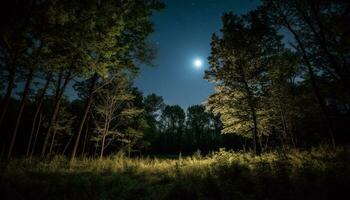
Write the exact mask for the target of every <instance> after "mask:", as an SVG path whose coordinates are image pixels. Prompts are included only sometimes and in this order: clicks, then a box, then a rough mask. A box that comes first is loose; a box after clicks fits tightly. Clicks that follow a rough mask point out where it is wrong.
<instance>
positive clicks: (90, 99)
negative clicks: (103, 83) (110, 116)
mask: <svg viewBox="0 0 350 200" xmlns="http://www.w3.org/2000/svg"><path fill="white" fill-rule="evenodd" d="M97 78H98V75H97V73H95V74H94V76H93V77H92V80H91V84H90V89H89V97H88V99H87V101H86V103H85V106H84V113H83V116H82V118H81V120H80V124H79V129H78V133H77V137H76V139H75V143H74V147H73V151H72V155H71V161H72V160H74V159H75V155H76V153H77V150H78V146H79V141H80V136H81V132H82V130H83V127H84V124H85V121H86V118H87V115H88V113H89V110H90V107H91V104H92V100H93V93H94V89H95V86H96V82H97Z"/></svg>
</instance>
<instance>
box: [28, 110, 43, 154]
mask: <svg viewBox="0 0 350 200" xmlns="http://www.w3.org/2000/svg"><path fill="white" fill-rule="evenodd" d="M42 117H43V115H42V113H40V114H39V120H38V127H37V129H36V132H35V137H34V142H33V146H32V149H31V151H30V159H32V157H33V154H34V151H35V147H36V142H37V139H38V135H39V131H40V127H41V123H42V122H43V120H42Z"/></svg>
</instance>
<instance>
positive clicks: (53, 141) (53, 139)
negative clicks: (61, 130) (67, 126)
mask: <svg viewBox="0 0 350 200" xmlns="http://www.w3.org/2000/svg"><path fill="white" fill-rule="evenodd" d="M56 133H57V129H56V128H55V130H53V134H52V139H51V144H50V148H49V155H50V154H51V153H52V148H53V145H54V143H55V137H56Z"/></svg>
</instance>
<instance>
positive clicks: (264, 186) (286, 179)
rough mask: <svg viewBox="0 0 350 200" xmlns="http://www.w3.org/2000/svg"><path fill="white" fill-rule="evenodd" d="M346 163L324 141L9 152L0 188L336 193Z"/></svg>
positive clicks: (95, 193)
mask: <svg viewBox="0 0 350 200" xmlns="http://www.w3.org/2000/svg"><path fill="white" fill-rule="evenodd" d="M349 165H350V150H349V148H348V147H338V148H337V149H331V148H329V147H326V146H322V147H318V148H313V149H311V150H308V151H299V150H290V151H289V152H287V153H278V152H270V153H264V154H262V155H261V156H255V155H253V154H251V153H242V152H233V151H225V150H223V149H222V150H220V151H218V152H216V153H212V154H210V155H207V156H204V157H203V156H201V155H200V154H198V153H197V154H195V155H193V156H188V157H181V156H179V158H178V159H165V158H162V159H157V158H148V157H145V158H127V157H126V156H125V155H124V154H122V153H119V154H116V155H113V156H109V157H106V158H104V159H102V160H100V159H93V158H80V159H78V160H76V161H74V162H73V163H69V161H68V160H67V159H66V158H65V157H60V156H57V157H53V158H51V159H47V160H40V159H32V160H29V159H15V160H11V161H10V162H9V163H7V164H6V167H4V169H3V171H2V173H1V182H0V184H1V185H0V186H1V187H0V191H1V193H2V196H3V197H4V196H6V197H7V199H337V198H338V197H340V196H341V195H344V194H346V195H347V193H348V191H350V166H349ZM5 199H6V198H5Z"/></svg>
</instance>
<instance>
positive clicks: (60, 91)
mask: <svg viewBox="0 0 350 200" xmlns="http://www.w3.org/2000/svg"><path fill="white" fill-rule="evenodd" d="M71 73H72V72H71V69H70V70H69V71H68V72H67V74H66V77H65V79H64V83H63V85H62V88H59V87H57V92H56V93H57V95H56V102H55V105H54V110H53V113H52V115H51V118H50V121H49V125H48V128H47V132H46V135H45V139H44V144H43V147H42V150H41V157H44V156H45V153H46V148H47V145H48V142H49V138H50V134H51V129H52V125H53V123H54V122H55V121H56V118H57V115H58V111H59V108H60V103H61V100H62V97H63V94H64V91H65V89H66V87H67V84H68V83H69V80H70V78H71ZM59 81H61V80H59ZM58 86H60V85H58Z"/></svg>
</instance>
